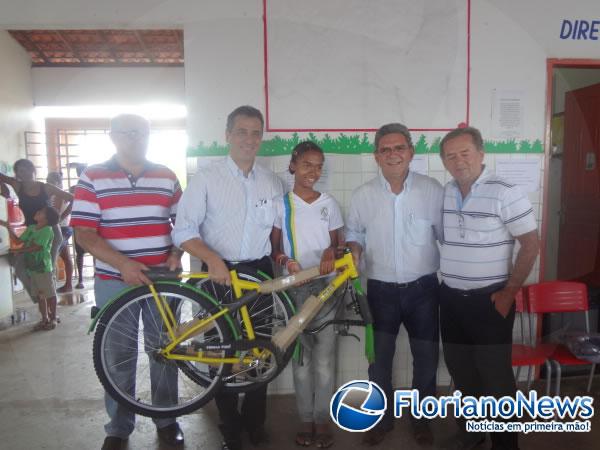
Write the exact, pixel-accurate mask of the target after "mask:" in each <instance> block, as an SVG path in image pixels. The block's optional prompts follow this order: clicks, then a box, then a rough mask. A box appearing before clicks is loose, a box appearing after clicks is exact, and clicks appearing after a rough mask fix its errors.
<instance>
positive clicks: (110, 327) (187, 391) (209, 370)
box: [89, 249, 374, 417]
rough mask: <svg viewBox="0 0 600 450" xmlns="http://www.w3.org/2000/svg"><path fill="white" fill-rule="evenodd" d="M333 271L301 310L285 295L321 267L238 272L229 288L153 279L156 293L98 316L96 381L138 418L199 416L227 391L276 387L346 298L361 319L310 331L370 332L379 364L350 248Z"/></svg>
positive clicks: (132, 296) (118, 302) (144, 292)
mask: <svg viewBox="0 0 600 450" xmlns="http://www.w3.org/2000/svg"><path fill="white" fill-rule="evenodd" d="M335 269H336V270H337V273H336V275H335V277H334V278H333V279H332V280H331V281H330V282H329V284H328V285H327V286H326V287H325V288H324V289H323V290H322V291H321V292H320V293H319V294H318V295H317V296H311V297H309V298H308V299H307V300H306V301H305V303H304V305H303V306H302V308H301V309H300V311H296V310H295V306H294V302H293V301H292V299H291V298H290V297H289V296H288V295H287V293H286V292H285V290H286V289H288V288H290V287H292V286H296V285H298V284H301V283H303V282H306V281H308V280H311V279H314V278H316V277H318V276H319V268H318V267H314V268H312V269H307V270H304V271H302V272H300V273H297V274H295V275H288V276H284V277H280V278H276V279H269V277H268V276H266V275H265V274H264V273H260V272H258V271H252V270H251V269H249V268H244V267H236V268H235V270H231V272H230V274H231V286H230V287H224V286H217V285H215V284H213V283H212V282H210V280H208V274H207V273H204V272H203V273H175V272H168V271H151V272H149V276H150V278H151V280H152V281H153V284H151V285H149V286H136V287H132V288H130V289H127V290H125V291H123V292H121V293H120V294H119V295H118V296H117V297H115V298H114V299H113V300H111V301H110V302H108V303H107V304H106V305H105V306H104V307H103V308H102V309H101V310H99V311H98V312H97V313H96V314H95V317H94V320H93V322H92V324H91V326H90V329H89V332H92V331H93V330H94V329H95V330H96V331H95V335H94V344H93V357H94V367H95V369H96V373H97V375H98V378H99V379H100V382H101V383H102V385H103V386H104V388H105V389H106V391H107V392H108V393H109V394H110V395H111V396H112V397H113V398H114V399H115V400H117V401H118V402H119V403H121V404H122V405H124V406H125V407H127V408H128V409H130V410H132V411H134V412H136V413H138V414H142V415H146V416H150V417H175V416H180V415H183V414H188V413H191V412H193V411H195V410H196V409H198V408H200V407H201V406H203V405H204V404H205V403H207V402H208V401H210V400H211V399H212V398H213V397H214V395H215V394H216V393H217V392H219V391H220V390H229V391H235V392H240V391H248V390H251V389H253V388H256V387H258V386H260V385H262V384H264V383H268V382H269V381H271V380H273V379H274V378H275V377H276V376H277V375H278V374H279V373H280V372H281V370H283V368H284V367H285V365H286V364H287V363H288V362H289V359H290V358H291V357H292V354H293V352H294V349H295V348H296V346H295V345H293V344H294V343H295V342H296V340H297V337H298V336H299V335H300V333H302V332H303V331H306V330H305V329H306V327H307V325H308V324H309V323H310V321H311V320H312V319H313V318H314V317H315V316H316V314H317V313H318V312H319V310H320V309H321V308H322V307H323V305H324V303H325V302H327V300H328V299H330V298H331V297H332V295H334V293H336V291H337V292H339V291H344V292H345V291H346V290H348V291H349V292H350V294H351V295H350V298H351V306H352V307H353V308H354V310H355V312H356V313H358V314H359V315H360V316H361V317H362V320H337V319H336V320H331V321H329V322H327V323H325V324H322V325H321V327H320V328H319V329H317V330H311V332H313V333H314V332H318V331H319V330H320V329H322V328H324V327H325V326H329V325H332V324H338V325H342V326H343V327H344V329H345V330H346V331H347V329H348V328H349V326H351V325H364V326H365V352H366V356H367V358H368V359H369V360H370V361H372V360H373V358H374V350H373V328H372V318H371V314H370V311H369V308H368V304H367V302H366V299H365V297H364V292H363V290H362V287H361V285H360V281H359V278H358V271H357V270H356V267H355V265H354V262H353V259H352V254H351V252H350V250H349V249H346V250H345V252H344V255H343V256H342V257H341V258H339V259H337V260H336V261H335ZM184 280H187V282H185V281H184ZM341 288H342V289H341Z"/></svg>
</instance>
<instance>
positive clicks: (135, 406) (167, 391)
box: [93, 282, 234, 418]
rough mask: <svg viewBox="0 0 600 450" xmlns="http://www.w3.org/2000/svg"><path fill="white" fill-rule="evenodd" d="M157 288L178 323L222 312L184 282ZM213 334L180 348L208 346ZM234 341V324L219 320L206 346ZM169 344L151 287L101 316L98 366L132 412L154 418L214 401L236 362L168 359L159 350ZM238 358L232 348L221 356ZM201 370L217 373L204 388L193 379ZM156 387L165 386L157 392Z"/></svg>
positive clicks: (102, 379) (132, 294) (116, 396)
mask: <svg viewBox="0 0 600 450" xmlns="http://www.w3.org/2000/svg"><path fill="white" fill-rule="evenodd" d="M154 286H155V288H156V290H157V291H158V292H159V293H160V294H161V295H162V296H164V297H165V299H166V301H167V302H168V304H169V307H170V308H171V311H172V313H173V316H174V317H175V319H176V322H177V324H184V323H187V322H188V321H190V320H193V319H195V318H204V317H207V316H209V315H210V314H213V313H214V312H216V311H218V309H219V306H218V304H216V302H214V301H211V300H210V299H209V298H207V297H206V296H205V295H203V294H202V293H199V292H197V291H195V290H194V289H192V288H191V287H189V286H186V285H182V284H181V283H177V282H158V283H155V284H154ZM207 334H208V332H204V333H200V334H198V335H195V336H194V337H193V338H190V339H188V340H186V341H185V342H183V343H182V344H183V346H181V347H180V348H182V349H183V348H185V345H186V344H187V345H189V346H192V341H193V342H196V343H198V342H202V339H203V338H205V337H206V335H207ZM233 340H234V333H233V323H232V322H231V321H228V320H227V319H225V318H224V317H219V318H217V319H216V320H215V321H214V322H213V325H212V327H211V328H210V336H209V337H208V339H207V340H206V341H205V342H206V343H212V344H220V343H227V342H232V341H233ZM168 342H170V338H169V337H168V333H167V332H166V329H165V327H164V324H163V321H162V319H161V316H160V314H159V313H158V310H157V308H156V302H155V300H154V297H153V296H152V293H151V292H150V289H149V288H148V286H140V287H138V288H136V289H132V290H130V291H127V292H125V293H124V295H123V296H122V297H120V298H119V299H118V300H116V301H115V302H114V303H112V304H111V305H110V306H109V307H108V308H107V310H106V311H105V312H104V314H103V315H102V317H100V319H99V321H98V324H97V328H96V332H95V335H94V343H93V359H94V368H95V370H96V374H97V376H98V378H99V380H100V382H101V383H102V385H103V386H104V389H105V390H106V392H107V393H108V394H109V395H110V396H111V397H112V398H113V399H115V400H116V401H117V402H118V403H120V404H121V405H123V406H124V407H126V408H127V409H129V410H131V411H133V412H135V413H137V414H141V415H144V416H148V417H153V418H166V417H176V416H181V415H184V414H189V413H191V412H193V411H195V410H197V409H198V408H200V407H201V406H203V405H204V404H206V403H207V402H209V401H210V400H211V399H212V398H213V397H214V395H215V394H216V393H217V392H218V390H219V389H220V387H221V385H222V377H223V376H224V375H226V374H228V372H229V370H230V369H231V364H214V365H211V366H210V367H209V366H208V365H201V364H200V363H194V362H190V361H176V360H170V359H166V358H163V357H162V356H161V355H160V354H159V350H160V349H161V348H163V347H164V346H165V345H166V344H167V343H168ZM232 355H233V351H232V350H221V351H219V352H216V355H215V356H220V357H230V356H232ZM133 364H135V367H133V368H132V366H133ZM126 366H129V367H126ZM201 366H205V369H204V370H205V371H206V372H207V373H211V376H210V377H207V381H206V383H205V384H204V385H199V384H198V383H196V382H194V380H193V379H191V378H190V377H189V375H188V373H189V372H190V370H192V369H193V371H194V373H197V372H199V371H200V367H201ZM132 374H133V377H132V376H131V375H132ZM152 374H154V375H152ZM153 384H155V385H158V388H160V386H163V388H162V389H158V388H157V389H152V385H153ZM173 386H175V388H174V387H173ZM161 395H162V398H161V397H160V396H161Z"/></svg>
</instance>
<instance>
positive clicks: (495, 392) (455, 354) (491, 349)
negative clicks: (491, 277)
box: [440, 283, 518, 450]
mask: <svg viewBox="0 0 600 450" xmlns="http://www.w3.org/2000/svg"><path fill="white" fill-rule="evenodd" d="M502 287H503V285H502V284H499V285H493V286H490V287H489V288H483V289H476V290H472V291H462V290H458V289H452V288H450V287H448V286H446V285H445V284H443V283H442V286H441V288H440V326H441V332H442V343H443V348H444V359H445V360H446V366H448V371H449V372H450V375H451V376H452V378H453V380H454V384H455V386H456V389H458V390H459V391H461V392H462V395H463V397H464V396H466V395H472V396H475V397H479V396H482V395H492V396H494V397H496V398H500V397H502V396H505V395H507V396H511V397H514V396H515V393H516V390H517V387H516V383H515V377H514V374H513V371H512V364H511V346H512V329H513V322H514V320H515V309H514V305H513V308H512V309H511V311H510V313H509V314H508V316H507V317H506V318H504V317H502V316H501V315H500V313H498V311H496V307H495V306H494V303H492V301H491V296H492V294H493V293H494V292H496V291H498V290H500V289H502ZM495 420H499V419H495ZM457 422H458V425H459V428H460V429H461V432H463V433H466V430H465V427H466V421H465V420H464V419H463V418H460V419H457ZM490 434H491V438H492V449H494V450H500V449H517V448H518V442H517V441H518V439H517V434H516V433H490Z"/></svg>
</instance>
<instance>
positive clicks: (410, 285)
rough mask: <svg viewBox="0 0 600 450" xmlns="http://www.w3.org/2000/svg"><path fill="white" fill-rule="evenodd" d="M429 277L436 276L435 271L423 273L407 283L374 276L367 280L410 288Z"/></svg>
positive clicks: (400, 287) (399, 287)
mask: <svg viewBox="0 0 600 450" xmlns="http://www.w3.org/2000/svg"><path fill="white" fill-rule="evenodd" d="M430 277H436V278H437V275H436V274H435V273H430V274H428V275H423V276H422V277H420V278H417V279H416V280H413V281H409V282H408V283H396V282H394V281H381V280H376V279H374V278H371V279H370V280H369V281H375V282H377V283H382V284H388V285H390V286H392V287H395V288H398V289H408V288H411V287H414V286H419V285H420V284H421V283H422V282H423V281H425V279H427V278H430Z"/></svg>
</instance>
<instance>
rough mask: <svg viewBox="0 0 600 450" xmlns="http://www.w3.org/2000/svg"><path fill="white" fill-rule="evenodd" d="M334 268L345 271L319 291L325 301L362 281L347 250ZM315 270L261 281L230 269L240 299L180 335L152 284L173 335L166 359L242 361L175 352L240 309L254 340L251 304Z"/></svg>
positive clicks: (255, 351)
mask: <svg viewBox="0 0 600 450" xmlns="http://www.w3.org/2000/svg"><path fill="white" fill-rule="evenodd" d="M334 267H335V269H336V270H340V269H342V270H341V272H339V273H338V275H336V276H335V278H333V280H331V282H330V283H329V284H328V285H327V287H325V289H323V290H322V291H321V292H320V293H319V295H318V298H319V300H321V302H323V303H324V302H326V301H327V300H328V299H329V298H330V297H331V296H332V295H333V293H334V292H335V291H336V290H337V289H338V288H339V287H340V286H341V285H342V284H344V283H345V282H346V281H347V280H348V279H352V280H355V281H356V282H358V271H357V270H356V267H355V265H354V261H353V259H352V254H351V253H346V254H344V256H343V257H342V258H339V259H337V260H336V261H335V265H334ZM315 269H316V270H315ZM315 273H316V274H318V268H313V269H307V270H305V271H302V272H300V273H298V274H295V275H288V276H283V277H280V278H276V279H274V280H270V281H265V282H262V283H257V282H253V281H247V280H241V279H239V277H238V276H237V272H236V271H235V270H232V271H231V272H230V274H231V286H232V288H233V292H234V295H235V297H236V299H237V300H236V301H235V302H234V303H231V304H227V305H221V309H220V310H219V311H218V312H217V313H215V314H212V315H211V316H210V317H207V318H205V319H202V320H199V321H198V322H197V323H195V324H193V325H192V326H189V327H187V328H186V329H185V330H184V331H183V333H181V334H179V335H178V334H177V333H176V328H175V324H176V321H175V318H174V317H173V314H172V311H171V310H170V308H169V307H168V304H167V301H166V299H165V298H164V297H162V296H160V295H159V293H158V292H157V291H156V289H155V287H154V285H150V291H151V292H152V295H153V297H154V300H155V302H156V305H157V309H158V311H159V313H160V315H161V317H162V319H163V322H164V324H165V326H166V328H167V333H168V334H169V337H170V339H171V340H170V342H169V344H168V345H167V346H166V347H165V348H164V349H163V350H162V351H161V353H162V355H163V356H164V357H165V358H166V359H174V360H183V361H194V362H200V363H205V364H211V363H212V364H220V363H224V364H228V363H230V364H235V363H239V362H240V358H239V357H238V358H236V357H229V358H227V357H223V358H221V357H211V356H206V355H205V354H204V353H205V352H202V351H198V352H197V353H196V354H186V355H181V354H177V353H173V352H172V351H173V349H175V348H176V347H177V346H178V345H179V344H181V343H182V342H184V341H186V340H187V339H189V338H190V337H191V336H194V335H195V334H198V333H200V332H201V331H202V330H204V329H206V328H207V327H209V326H210V323H211V322H212V321H214V320H216V319H217V318H219V317H221V316H223V315H225V314H231V313H233V312H235V311H236V310H238V309H239V310H240V315H241V319H242V323H243V326H244V328H245V330H246V333H247V336H248V340H250V341H252V340H254V339H255V338H256V335H255V333H254V328H253V324H252V319H251V318H250V314H249V313H248V308H247V304H248V303H250V302H252V301H254V300H255V299H256V298H257V297H258V295H260V294H270V293H272V292H277V291H281V290H284V289H287V288H289V287H291V286H294V285H297V284H299V283H301V282H303V281H306V279H311V278H314V276H315ZM207 277H208V274H207V273H194V274H181V278H195V279H203V278H207ZM356 285H358V289H357V290H358V292H359V293H362V289H360V284H359V283H355V287H356ZM262 353H263V351H260V350H259V349H253V354H254V357H250V356H246V357H244V358H242V362H245V363H250V362H251V361H252V360H254V359H255V357H260V356H261V354H262Z"/></svg>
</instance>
